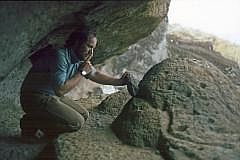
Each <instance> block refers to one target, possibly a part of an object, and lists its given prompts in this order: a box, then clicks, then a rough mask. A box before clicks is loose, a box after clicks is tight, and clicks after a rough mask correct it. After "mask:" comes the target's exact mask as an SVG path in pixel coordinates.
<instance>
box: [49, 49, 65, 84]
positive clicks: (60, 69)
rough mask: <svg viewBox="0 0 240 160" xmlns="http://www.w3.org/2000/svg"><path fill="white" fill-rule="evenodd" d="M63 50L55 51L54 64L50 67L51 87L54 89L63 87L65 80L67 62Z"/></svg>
mask: <svg viewBox="0 0 240 160" xmlns="http://www.w3.org/2000/svg"><path fill="white" fill-rule="evenodd" d="M66 56H67V55H66V53H65V51H64V50H57V52H56V57H55V60H54V64H53V65H52V85H53V87H54V88H56V87H59V86H62V85H64V82H65V81H66V78H67V68H68V62H67V57H66Z"/></svg>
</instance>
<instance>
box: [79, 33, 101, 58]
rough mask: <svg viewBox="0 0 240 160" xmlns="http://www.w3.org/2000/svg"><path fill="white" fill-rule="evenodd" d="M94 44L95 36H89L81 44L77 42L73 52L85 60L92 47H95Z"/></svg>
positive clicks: (95, 42)
mask: <svg viewBox="0 0 240 160" xmlns="http://www.w3.org/2000/svg"><path fill="white" fill-rule="evenodd" d="M96 45H97V38H96V37H93V36H89V37H88V39H87V41H86V42H84V43H82V44H78V45H77V46H76V48H75V52H76V55H77V57H78V58H79V59H80V60H84V61H86V60H87V59H88V58H89V57H91V56H92V54H93V49H94V48H96Z"/></svg>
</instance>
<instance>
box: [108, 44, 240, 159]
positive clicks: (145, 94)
mask: <svg viewBox="0 0 240 160" xmlns="http://www.w3.org/2000/svg"><path fill="white" fill-rule="evenodd" d="M168 48H169V53H170V54H171V58H169V59H167V60H164V61H163V62H162V63H160V64H157V65H155V66H154V67H152V68H151V69H150V70H149V71H148V72H147V74H146V75H145V76H144V78H143V79H142V81H141V82H140V85H139V87H140V91H139V94H138V96H137V97H134V98H132V99H131V100H130V101H129V102H128V103H127V104H126V105H125V106H124V108H123V111H122V113H121V114H120V115H119V116H118V117H117V118H116V120H115V121H114V122H113V123H112V129H113V131H114V132H115V134H116V135H117V136H118V137H119V138H120V139H121V140H122V141H123V142H125V143H127V144H131V145H134V146H149V147H152V148H157V149H158V150H159V152H160V153H161V155H162V157H163V158H164V159H189V160H190V159H219V160H220V159H222V160H224V159H234V160H237V159H239V157H240V154H239V151H240V146H239V139H240V127H239V123H240V120H239V115H240V100H239V96H240V88H239V85H238V83H237V82H239V76H235V78H232V77H231V76H230V75H229V74H227V73H225V72H224V70H223V68H224V66H231V67H236V69H235V70H236V74H237V73H239V68H238V67H237V66H236V65H235V64H236V63H234V62H232V61H228V60H226V59H224V58H223V57H221V58H220V57H218V56H219V55H217V54H216V55H214V54H215V53H214V52H213V51H211V52H210V51H207V50H208V49H206V48H204V47H201V46H199V45H196V44H188V46H187V47H186V45H185V46H184V45H179V44H170V43H169V47H168Z"/></svg>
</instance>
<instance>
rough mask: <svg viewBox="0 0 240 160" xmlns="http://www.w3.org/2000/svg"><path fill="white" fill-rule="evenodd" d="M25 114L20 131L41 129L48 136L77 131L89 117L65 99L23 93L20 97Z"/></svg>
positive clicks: (76, 105) (69, 100) (80, 108)
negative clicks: (47, 133)
mask: <svg viewBox="0 0 240 160" xmlns="http://www.w3.org/2000/svg"><path fill="white" fill-rule="evenodd" d="M20 101H21V105H22V108H23V110H24V112H25V113H26V114H25V115H24V116H23V118H22V119H21V122H20V127H21V129H43V130H46V131H47V132H49V133H50V134H59V133H64V132H73V131H77V130H79V129H80V128H81V127H82V126H83V124H84V122H85V121H86V119H87V118H88V117H89V113H88V111H87V110H86V109H85V108H83V107H82V106H80V105H78V104H76V103H75V102H74V101H73V100H71V99H69V98H67V97H57V96H49V95H44V94H36V93H24V94H22V95H21V97H20Z"/></svg>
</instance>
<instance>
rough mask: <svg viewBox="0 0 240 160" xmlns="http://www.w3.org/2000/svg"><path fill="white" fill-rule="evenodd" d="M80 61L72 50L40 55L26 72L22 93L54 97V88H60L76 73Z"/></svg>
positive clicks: (64, 49) (63, 49) (66, 49)
mask: <svg viewBox="0 0 240 160" xmlns="http://www.w3.org/2000/svg"><path fill="white" fill-rule="evenodd" d="M81 63H83V61H80V60H79V59H78V58H77V56H76V55H75V53H74V52H73V50H71V49H68V48H61V49H56V50H54V52H51V53H48V52H46V53H41V54H40V56H39V57H38V58H36V60H35V61H34V62H32V68H31V69H30V71H29V72H28V74H27V76H26V78H25V80H24V82H23V85H22V89H21V90H22V92H25V93H26V92H31V93H32V92H34V93H44V94H50V95H56V94H55V92H54V88H56V87H58V86H61V85H63V84H64V82H65V81H66V80H68V79H70V78H72V77H73V76H74V75H75V74H76V72H77V71H78V67H79V65H80V64H81Z"/></svg>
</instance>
